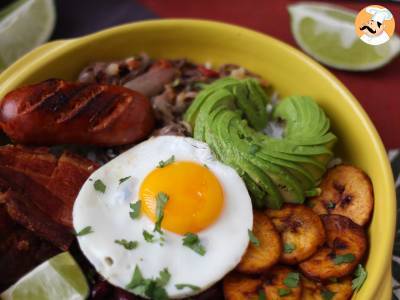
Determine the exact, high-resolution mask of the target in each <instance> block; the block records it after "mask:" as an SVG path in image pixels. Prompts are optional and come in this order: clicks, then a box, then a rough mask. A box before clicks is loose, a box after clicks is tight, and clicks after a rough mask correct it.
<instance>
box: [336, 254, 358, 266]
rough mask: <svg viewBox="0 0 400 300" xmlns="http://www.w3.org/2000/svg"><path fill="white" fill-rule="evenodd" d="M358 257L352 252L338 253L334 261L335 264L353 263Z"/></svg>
mask: <svg viewBox="0 0 400 300" xmlns="http://www.w3.org/2000/svg"><path fill="white" fill-rule="evenodd" d="M355 259H356V257H355V256H354V255H353V254H352V253H347V254H343V255H336V256H335V258H334V259H333V263H334V264H335V265H341V264H345V263H351V262H353V261H354V260H355Z"/></svg>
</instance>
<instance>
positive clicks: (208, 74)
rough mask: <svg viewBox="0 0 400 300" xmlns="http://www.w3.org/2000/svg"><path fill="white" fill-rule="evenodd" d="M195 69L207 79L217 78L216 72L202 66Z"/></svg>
mask: <svg viewBox="0 0 400 300" xmlns="http://www.w3.org/2000/svg"><path fill="white" fill-rule="evenodd" d="M197 69H198V70H199V71H200V73H201V74H202V75H204V76H206V77H208V78H215V77H219V74H218V72H216V71H214V70H211V69H208V68H206V67H204V66H202V65H199V66H197Z"/></svg>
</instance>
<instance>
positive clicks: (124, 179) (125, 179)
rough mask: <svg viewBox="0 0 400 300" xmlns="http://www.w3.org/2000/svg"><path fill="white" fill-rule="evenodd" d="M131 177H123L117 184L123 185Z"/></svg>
mask: <svg viewBox="0 0 400 300" xmlns="http://www.w3.org/2000/svg"><path fill="white" fill-rule="evenodd" d="M129 178H131V176H127V177H123V178H120V179H119V184H121V183H123V182H124V181H127V180H128V179H129Z"/></svg>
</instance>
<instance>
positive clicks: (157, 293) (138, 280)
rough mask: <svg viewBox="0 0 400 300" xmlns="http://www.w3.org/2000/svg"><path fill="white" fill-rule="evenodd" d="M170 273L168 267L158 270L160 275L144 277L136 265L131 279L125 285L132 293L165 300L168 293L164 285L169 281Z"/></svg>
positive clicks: (156, 299)
mask: <svg viewBox="0 0 400 300" xmlns="http://www.w3.org/2000/svg"><path fill="white" fill-rule="evenodd" d="M170 278H171V274H170V273H169V272H168V269H164V270H162V271H160V275H159V277H158V278H156V279H145V278H143V275H142V273H141V271H140V269H139V267H138V266H136V267H135V271H134V272H133V275H132V279H131V281H130V282H129V283H128V285H127V286H126V288H127V289H129V290H131V291H132V292H133V293H134V294H136V295H139V296H142V297H146V298H150V299H154V300H167V299H168V294H167V292H166V291H165V288H164V287H165V286H166V285H167V283H168V282H169V280H170Z"/></svg>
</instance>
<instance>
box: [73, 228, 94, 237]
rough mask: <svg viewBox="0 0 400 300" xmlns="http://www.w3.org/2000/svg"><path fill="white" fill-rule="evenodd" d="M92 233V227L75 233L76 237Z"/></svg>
mask: <svg viewBox="0 0 400 300" xmlns="http://www.w3.org/2000/svg"><path fill="white" fill-rule="evenodd" d="M93 232H94V231H93V230H92V226H86V227H85V228H83V229H82V230H81V231H79V232H75V235H76V236H82V235H87V234H89V233H93Z"/></svg>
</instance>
